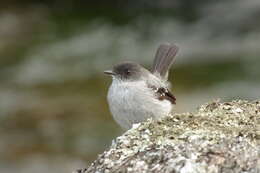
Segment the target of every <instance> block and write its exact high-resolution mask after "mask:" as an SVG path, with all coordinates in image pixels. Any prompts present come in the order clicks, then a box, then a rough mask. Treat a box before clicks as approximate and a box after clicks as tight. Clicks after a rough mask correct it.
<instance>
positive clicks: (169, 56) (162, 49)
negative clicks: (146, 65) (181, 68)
mask: <svg viewBox="0 0 260 173" xmlns="http://www.w3.org/2000/svg"><path fill="white" fill-rule="evenodd" d="M178 50H179V48H178V47H177V46H176V45H174V44H169V43H164V44H161V45H160V46H159V48H158V49H157V52H156V54H155V58H154V62H153V66H152V70H151V72H152V73H155V74H159V75H160V76H161V78H163V79H165V80H167V78H168V70H169V69H170V67H171V65H172V64H173V62H174V59H175V55H176V54H177V52H178Z"/></svg>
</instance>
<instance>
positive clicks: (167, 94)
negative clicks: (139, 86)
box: [148, 86, 176, 104]
mask: <svg viewBox="0 0 260 173" xmlns="http://www.w3.org/2000/svg"><path fill="white" fill-rule="evenodd" d="M148 87H149V88H151V89H152V90H154V92H155V95H156V96H157V98H158V99H159V100H169V101H170V102H171V103H172V104H176V97H175V96H174V95H173V94H172V93H171V91H170V90H169V89H167V88H164V87H161V88H156V87H155V86H148Z"/></svg>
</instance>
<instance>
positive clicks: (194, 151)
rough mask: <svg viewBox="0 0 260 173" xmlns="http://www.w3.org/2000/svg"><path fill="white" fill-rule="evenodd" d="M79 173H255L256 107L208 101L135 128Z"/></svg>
mask: <svg viewBox="0 0 260 173" xmlns="http://www.w3.org/2000/svg"><path fill="white" fill-rule="evenodd" d="M82 172H88V173H94V172H96V173H97V172H129V173H132V172H133V173H137V172H155V173H157V172H181V173H189V172H192V173H194V172H252V173H253V172H260V102H259V101H255V102H249V101H242V100H237V101H232V102H225V103H220V102H212V103H209V104H205V105H202V106H201V107H200V108H199V109H198V111H197V112H195V113H182V114H173V115H171V116H168V117H165V118H163V119H161V120H159V121H153V120H148V121H147V122H144V123H141V124H135V125H134V126H133V128H132V129H130V130H128V131H127V132H126V133H124V134H123V135H122V136H120V137H118V138H117V139H116V140H115V141H114V142H113V143H112V145H111V147H110V148H109V149H108V150H107V151H105V152H104V153H103V154H101V155H99V157H98V158H97V160H96V161H94V162H93V163H92V164H91V165H90V166H89V167H88V168H87V169H85V170H84V171H82Z"/></svg>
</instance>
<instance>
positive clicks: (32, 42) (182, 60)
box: [0, 0, 260, 173]
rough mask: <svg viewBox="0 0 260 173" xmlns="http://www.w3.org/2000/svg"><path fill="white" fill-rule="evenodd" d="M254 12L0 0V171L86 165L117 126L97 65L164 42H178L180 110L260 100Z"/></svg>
mask: <svg viewBox="0 0 260 173" xmlns="http://www.w3.org/2000/svg"><path fill="white" fill-rule="evenodd" d="M259 19H260V1H259V0H246V1H245V0H229V1H225V0H219V1H214V0H207V1H206V0H197V1H194V0H176V1H171V0H162V1H150V0H139V1H119V0H117V1H108V0H101V1H98V0H96V1H83V0H74V1H72V0H63V1H62V0H52V1H50V0H45V1H40V0H24V1H19V0H11V1H10V0H9V1H7V0H3V1H1V5H0V153H1V154H0V172H19V173H34V172H37V173H46V172H71V171H72V170H74V169H76V168H80V167H86V166H87V164H89V163H90V162H91V161H93V160H94V159H95V158H96V157H97V155H98V153H101V152H103V151H104V150H105V149H106V148H107V147H108V146H109V145H110V144H111V141H112V139H114V138H115V137H116V136H118V135H120V134H121V133H122V131H121V130H120V128H119V127H118V126H117V125H116V124H115V122H114V121H113V119H112V117H111V115H110V113H109V110H108V106H107V103H106V92H107V90H108V87H109V84H110V82H111V79H110V78H108V77H107V76H104V75H103V74H102V72H103V71H104V70H107V69H110V68H111V67H112V65H113V64H115V63H117V62H119V61H122V60H132V61H136V62H139V63H142V64H144V65H145V66H146V67H149V66H151V63H152V60H153V56H154V54H155V51H156V49H157V47H158V45H159V44H160V43H162V42H171V43H177V44H178V45H179V47H180V52H179V54H178V57H177V61H176V63H175V64H174V66H173V68H172V71H171V75H170V77H171V79H170V80H171V82H172V84H173V93H174V94H175V95H176V97H177V106H176V112H187V111H194V110H196V107H197V106H198V105H200V104H202V103H204V102H209V101H212V100H214V99H218V98H220V99H221V100H223V101H228V100H231V99H237V98H241V99H249V100H254V99H259V98H260V92H259V89H260V77H259V75H260V59H259V55H260V22H259Z"/></svg>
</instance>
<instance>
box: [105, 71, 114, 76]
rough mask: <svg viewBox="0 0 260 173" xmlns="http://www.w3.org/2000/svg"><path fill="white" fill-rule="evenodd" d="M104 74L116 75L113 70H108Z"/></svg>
mask: <svg viewBox="0 0 260 173" xmlns="http://www.w3.org/2000/svg"><path fill="white" fill-rule="evenodd" d="M104 73H105V74H107V75H115V73H114V72H113V71H112V70H106V71H104Z"/></svg>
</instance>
